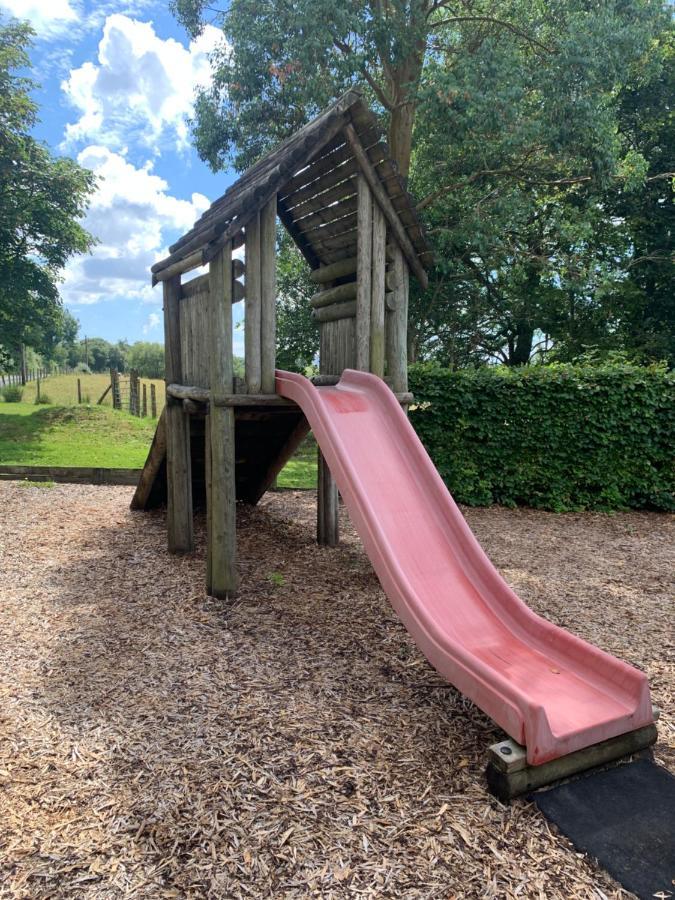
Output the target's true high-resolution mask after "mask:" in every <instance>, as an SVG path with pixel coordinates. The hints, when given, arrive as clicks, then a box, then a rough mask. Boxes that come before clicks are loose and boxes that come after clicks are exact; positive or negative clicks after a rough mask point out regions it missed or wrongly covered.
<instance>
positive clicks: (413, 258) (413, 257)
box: [345, 124, 429, 290]
mask: <svg viewBox="0 0 675 900" xmlns="http://www.w3.org/2000/svg"><path fill="white" fill-rule="evenodd" d="M345 134H346V135H347V140H348V141H349V143H350V145H351V148H352V150H353V151H354V156H355V157H356V159H357V161H358V163H359V165H360V167H361V171H362V173H363V175H364V176H365V178H366V180H367V182H368V185H369V187H370V189H371V191H372V192H373V196H374V198H375V200H376V201H377V202H378V203H379V205H380V208H381V209H382V212H383V213H384V215H385V218H386V219H387V222H388V223H389V226H390V227H391V229H392V231H393V233H394V237H395V238H396V240H397V241H398V244H399V246H400V247H401V250H402V251H403V253H404V254H405V257H406V260H407V262H408V265H409V266H410V268H411V269H412V271H413V273H414V274H415V277H416V278H417V280H418V281H419V283H420V285H421V286H422V289H423V290H426V288H427V286H428V284H429V279H428V278H427V273H426V272H425V270H424V267H423V266H422V264H421V263H420V261H419V259H418V258H417V254H416V253H415V249H414V247H413V245H412V243H411V242H410V238H409V237H408V233H407V232H406V230H405V228H404V227H403V225H402V223H401V220H400V218H399V216H398V214H397V212H396V211H395V209H394V207H393V206H392V204H391V200H390V199H389V195H388V194H387V192H386V191H385V189H384V187H383V186H382V184H381V182H380V180H379V178H378V176H377V173H376V172H375V170H374V169H373V165H372V163H371V161H370V160H369V159H368V157H367V155H366V152H365V150H364V149H363V147H362V145H361V141H360V140H359V137H358V135H357V133H356V131H355V130H354V126H353V125H351V124H349V125H345Z"/></svg>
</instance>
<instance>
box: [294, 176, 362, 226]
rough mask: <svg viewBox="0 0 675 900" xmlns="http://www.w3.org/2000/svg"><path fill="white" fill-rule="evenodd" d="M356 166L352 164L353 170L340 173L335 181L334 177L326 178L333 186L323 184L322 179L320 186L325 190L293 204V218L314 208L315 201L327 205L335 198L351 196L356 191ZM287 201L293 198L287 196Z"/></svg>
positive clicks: (297, 217)
mask: <svg viewBox="0 0 675 900" xmlns="http://www.w3.org/2000/svg"><path fill="white" fill-rule="evenodd" d="M355 175H356V168H355V166H354V172H352V174H351V175H345V174H344V173H342V174H341V177H340V179H339V180H337V181H335V179H328V180H330V181H332V182H335V183H333V186H332V187H330V186H328V185H325V184H324V180H323V179H322V182H321V186H322V187H326V188H328V189H327V190H322V191H321V193H320V194H315V195H314V196H313V197H309V198H308V199H306V200H303V201H301V202H300V203H295V204H293V208H292V214H293V217H294V218H295V219H299V218H300V216H304V215H306V214H307V213H308V212H310V211H311V210H312V209H315V208H316V206H315V204H316V203H317V202H321V203H322V204H323V205H324V206H327V205H328V204H329V203H334V202H335V201H337V200H342V199H344V198H345V197H351V196H352V195H353V194H355V193H356V177H355ZM288 199H289V201H291V200H293V198H292V197H289V198H288Z"/></svg>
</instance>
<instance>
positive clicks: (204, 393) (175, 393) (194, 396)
mask: <svg viewBox="0 0 675 900" xmlns="http://www.w3.org/2000/svg"><path fill="white" fill-rule="evenodd" d="M166 393H167V396H168V397H175V398H176V399H177V400H195V401H197V403H208V402H209V400H210V399H211V391H210V390H209V389H208V388H202V387H194V386H191V385H188V384H167V386H166Z"/></svg>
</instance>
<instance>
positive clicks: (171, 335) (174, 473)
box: [164, 275, 194, 553]
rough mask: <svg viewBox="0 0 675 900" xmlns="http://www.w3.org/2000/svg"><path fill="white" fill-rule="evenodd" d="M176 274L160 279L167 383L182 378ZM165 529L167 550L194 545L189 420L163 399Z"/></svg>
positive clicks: (187, 549)
mask: <svg viewBox="0 0 675 900" xmlns="http://www.w3.org/2000/svg"><path fill="white" fill-rule="evenodd" d="M179 297H180V275H174V277H173V278H169V279H168V280H166V281H164V369H165V378H166V384H167V387H168V385H169V384H171V383H174V382H175V383H180V382H181V380H182V367H181V347H180V318H179V316H180V310H179V303H180V301H179ZM165 413H166V416H165V428H166V479H167V532H168V544H169V552H170V553H189V552H191V551H192V550H193V549H194V530H193V522H192V474H191V463H190V421H189V419H188V417H187V415H186V414H185V413H184V412H183V408H182V406H179V405H172V404H170V403H167V405H166V407H165Z"/></svg>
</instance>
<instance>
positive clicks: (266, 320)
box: [260, 196, 277, 394]
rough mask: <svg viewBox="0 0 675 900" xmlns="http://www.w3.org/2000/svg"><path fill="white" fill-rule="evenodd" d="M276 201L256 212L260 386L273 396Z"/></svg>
mask: <svg viewBox="0 0 675 900" xmlns="http://www.w3.org/2000/svg"><path fill="white" fill-rule="evenodd" d="M276 226H277V198H276V196H274V197H272V199H271V200H270V201H269V202H268V203H266V204H265V206H264V207H263V208H262V209H261V210H260V295H261V297H260V300H261V302H260V306H261V315H260V384H261V390H262V393H263V394H273V393H274V369H275V363H276V339H277V324H276V323H277V316H276V302H277V259H276V251H277V227H276Z"/></svg>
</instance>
